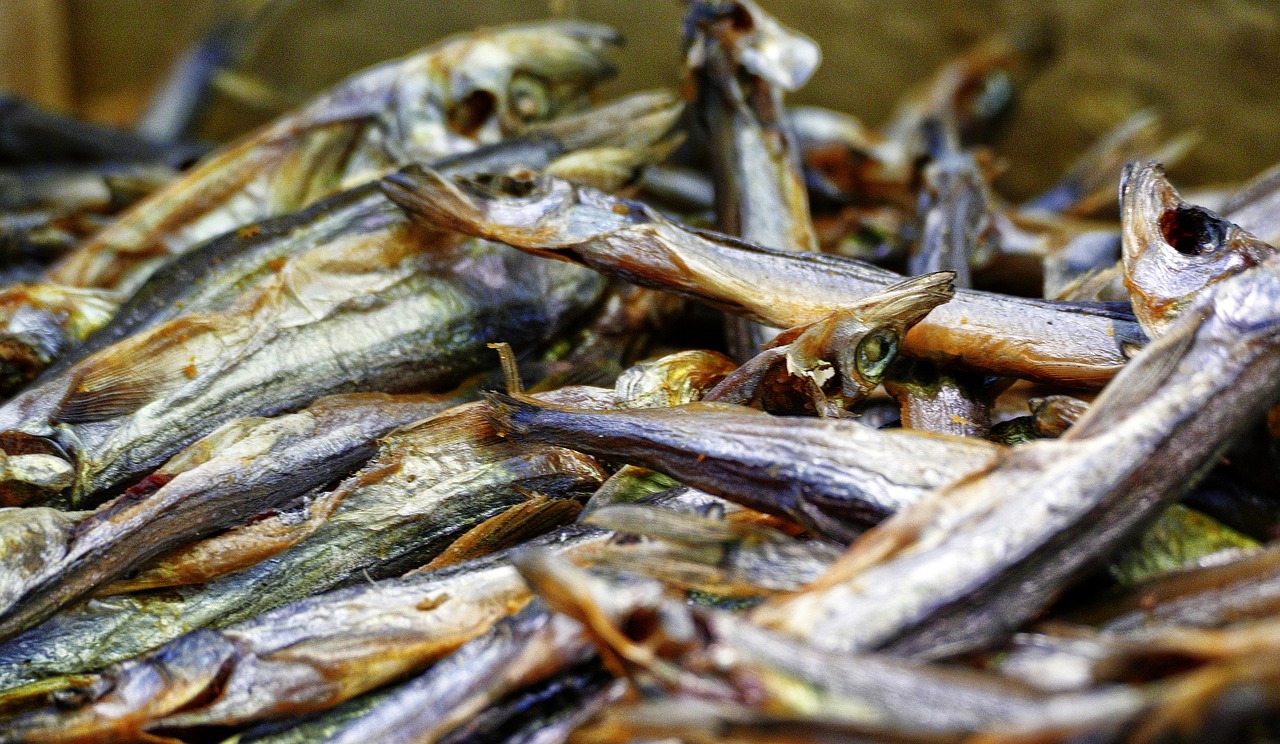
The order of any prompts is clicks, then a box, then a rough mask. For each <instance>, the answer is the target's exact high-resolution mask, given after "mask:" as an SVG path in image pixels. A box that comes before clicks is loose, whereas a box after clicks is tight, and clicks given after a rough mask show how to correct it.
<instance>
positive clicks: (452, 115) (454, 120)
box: [445, 90, 498, 137]
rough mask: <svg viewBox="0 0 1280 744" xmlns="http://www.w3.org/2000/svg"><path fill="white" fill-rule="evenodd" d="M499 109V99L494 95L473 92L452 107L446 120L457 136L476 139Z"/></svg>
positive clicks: (482, 91)
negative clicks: (477, 134)
mask: <svg viewBox="0 0 1280 744" xmlns="http://www.w3.org/2000/svg"><path fill="white" fill-rule="evenodd" d="M497 107H498V101H497V98H496V97H495V96H494V95H493V94H492V93H490V92H489V91H487V90H473V91H471V92H470V93H468V94H467V95H465V96H463V97H462V98H461V99H459V100H458V101H457V102H456V103H454V104H453V105H452V106H450V107H449V111H448V113H447V114H446V115H445V118H446V120H447V121H448V123H449V129H451V130H452V131H453V132H454V133H455V134H459V135H462V136H463V137H474V136H475V135H476V133H477V132H479V131H480V129H481V128H482V127H483V126H484V124H485V122H487V121H488V120H489V117H490V116H493V112H494V110H496V109H497Z"/></svg>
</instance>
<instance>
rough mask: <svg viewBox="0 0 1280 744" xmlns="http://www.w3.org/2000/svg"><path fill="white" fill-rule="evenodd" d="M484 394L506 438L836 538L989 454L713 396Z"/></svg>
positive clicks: (981, 447) (953, 441) (943, 440)
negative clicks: (648, 476) (681, 400)
mask: <svg viewBox="0 0 1280 744" xmlns="http://www.w3.org/2000/svg"><path fill="white" fill-rule="evenodd" d="M489 400H490V401H491V405H492V406H493V408H492V413H491V415H492V416H493V419H494V424H495V426H496V427H497V428H498V430H499V431H502V432H505V433H506V434H507V435H508V436H511V437H515V438H519V439H532V440H534V441H542V442H554V443H557V444H560V445H561V446H566V447H571V448H573V449H576V450H578V451H580V452H586V453H588V454H595V455H599V456H601V457H607V458H610V459H614V460H621V461H623V462H627V463H629V464H633V465H641V466H644V467H648V468H652V469H654V470H657V471H658V472H661V473H665V474H666V475H669V476H671V477H674V478H676V479H677V480H679V481H680V482H681V483H684V484H686V485H689V486H693V487H695V488H700V489H702V490H704V491H706V492H708V493H711V494H714V495H717V496H722V497H724V498H726V499H729V500H730V501H736V502H738V503H741V504H743V505H744V506H747V507H749V508H752V509H757V510H759V511H763V512H765V513H767V514H775V515H779V516H783V517H786V518H789V519H793V520H795V521H796V522H798V523H799V524H801V525H803V526H805V527H806V528H808V529H811V530H814V531H816V532H817V533H818V534H820V535H823V536H825V537H828V538H830V539H833V540H836V541H838V542H848V541H849V540H850V539H852V538H853V537H854V536H856V535H857V534H858V530H857V529H856V525H858V524H863V525H865V524H868V523H873V522H876V521H879V520H880V519H882V518H884V517H885V516H886V515H888V514H892V513H893V512H895V511H897V510H899V509H901V508H903V507H905V506H906V505H908V504H910V503H914V502H915V501H917V500H919V499H920V498H921V497H923V496H924V494H925V493H927V492H928V491H929V490H931V489H933V488H936V487H938V486H941V485H944V484H946V483H950V482H952V481H953V480H955V479H957V478H960V477H963V476H964V475H966V474H968V473H972V472H974V471H979V470H982V469H983V468H985V467H988V466H989V465H990V464H991V463H992V462H993V461H994V459H995V458H996V456H997V452H998V449H999V448H998V447H996V445H993V444H991V443H989V442H983V441H978V440H966V439H960V438H951V437H937V436H931V435H921V434H915V433H911V432H904V431H877V430H875V429H871V428H870V427H867V426H863V425H862V424H859V423H856V422H853V421H843V420H839V419H813V418H802V417H791V416H787V417H776V416H771V415H769V414H766V413H763V412H760V411H756V410H755V409H751V408H746V407H743V406H734V405H729V404H724V403H696V404H691V405H687V406H679V407H675V408H655V409H644V410H633V411H601V412H592V411H582V410H575V409H571V408H564V407H559V406H548V405H545V404H542V403H539V402H537V401H536V400H532V399H528V398H513V397H510V396H505V395H502V394H499V393H490V394H489ZM818 452H821V453H822V456H821V457H820V458H818V457H815V453H818ZM908 452H910V453H911V454H905V453H908Z"/></svg>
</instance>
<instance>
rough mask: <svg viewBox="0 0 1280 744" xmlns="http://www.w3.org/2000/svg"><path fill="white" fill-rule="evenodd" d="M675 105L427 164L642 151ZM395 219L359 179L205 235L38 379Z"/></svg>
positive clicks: (480, 165)
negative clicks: (286, 210)
mask: <svg viewBox="0 0 1280 744" xmlns="http://www.w3.org/2000/svg"><path fill="white" fill-rule="evenodd" d="M680 110H681V106H680V104H679V103H678V102H677V101H676V100H675V98H674V95H673V94H671V93H670V92H668V91H661V90H659V91H650V92H644V93H637V94H634V95H630V96H626V97H624V98H622V99H619V100H617V101H611V102H609V103H607V104H602V105H599V106H595V107H592V108H591V109H589V110H587V111H585V112H583V113H581V114H575V115H568V116H563V117H559V118H557V119H555V120H553V121H552V122H547V123H545V124H542V125H533V126H530V127H526V129H525V131H524V133H523V134H522V135H521V136H519V137H514V138H510V139H506V140H503V141H501V142H498V143H495V144H492V145H485V146H482V147H479V148H477V149H475V150H472V151H470V152H467V153H462V154H459V155H451V156H447V157H444V158H440V159H438V160H436V161H435V163H434V167H436V168H439V169H440V170H441V172H444V173H450V174H455V175H478V174H488V173H505V172H508V171H510V170H512V169H532V170H536V171H541V170H543V169H544V168H546V167H547V166H548V165H550V164H552V163H553V162H555V161H556V160H557V159H558V158H561V157H564V156H565V155H567V154H568V153H571V152H581V151H584V150H588V151H593V152H594V151H598V150H601V149H608V148H624V149H626V150H628V151H632V152H642V151H643V150H645V148H648V147H650V146H652V145H653V144H654V143H656V142H657V141H658V140H659V139H660V138H661V137H663V136H664V135H665V134H666V133H667V132H668V130H669V129H670V127H671V123H672V122H673V121H674V120H675V118H676V117H677V116H678V115H679V112H680ZM403 220H404V215H403V213H402V212H401V211H400V210H398V209H396V208H395V206H394V205H393V204H391V203H390V202H389V201H388V200H387V199H386V198H385V197H384V196H382V195H381V193H380V191H379V190H378V188H377V186H376V185H375V184H367V185H364V186H358V187H356V188H353V189H349V190H347V191H343V192H341V193H338V194H335V195H333V196H330V197H326V198H324V199H321V200H320V201H318V202H316V203H315V204H313V205H311V206H310V207H307V208H305V209H302V210H300V211H298V212H294V213H291V214H287V215H283V216H280V217H275V218H271V219H267V220H264V221H261V222H256V223H254V224H252V225H249V226H246V227H242V228H239V229H238V230H235V231H232V232H229V233H226V234H224V235H221V236H219V237H216V238H213V239H211V240H209V241H206V242H204V243H203V244H201V245H199V246H196V247H194V248H192V249H191V250H189V251H188V252H186V253H184V254H183V255H181V256H178V257H177V258H175V259H173V260H172V261H169V262H168V263H166V264H165V265H164V266H162V267H161V268H160V269H158V270H157V271H155V273H153V274H152V275H151V276H150V278H148V279H147V281H146V282H145V283H143V284H142V286H141V287H139V288H138V290H137V291H136V292H134V293H133V295H132V296H131V297H130V298H129V299H128V300H127V301H125V303H124V304H123V305H122V306H121V307H120V310H119V312H117V313H116V315H115V317H113V318H112V320H111V322H110V323H108V324H107V325H106V326H105V327H103V328H102V329H101V330H99V331H97V332H96V333H94V334H93V335H92V336H90V337H89V338H88V339H87V340H86V341H85V342H84V343H82V344H79V345H78V346H76V347H75V348H74V349H73V350H71V351H69V352H68V353H65V354H62V355H60V356H59V357H58V360H57V362H56V363H54V364H53V365H52V366H50V367H49V368H48V369H47V370H45V372H44V373H43V374H42V376H41V378H40V381H47V380H50V379H53V378H54V377H56V376H57V375H58V374H60V373H61V372H62V371H63V370H65V369H67V368H68V367H70V366H71V365H73V364H75V363H76V362H78V361H79V360H81V359H84V358H85V357H87V356H89V355H90V354H92V353H93V352H95V351H98V350H100V349H103V348H105V347H107V346H109V345H111V344H112V343H115V342H116V341H119V340H120V339H123V338H126V337H128V336H130V335H133V334H135V333H137V332H139V331H141V330H144V329H146V328H149V327H152V326H154V325H157V324H159V323H162V322H164V321H167V320H170V319H172V318H174V317H177V316H179V315H190V314H193V313H200V312H212V311H218V310H223V309H225V308H226V307H228V306H229V305H231V304H232V302H233V301H234V300H235V299H236V298H237V297H239V296H240V295H241V294H243V293H244V292H245V291H246V290H247V289H248V288H250V287H251V286H253V285H254V284H257V283H260V282H262V281H263V280H264V279H265V278H267V277H269V276H271V275H273V274H274V273H275V272H276V271H278V270H279V268H280V267H281V265H282V264H283V262H284V261H285V260H287V259H288V258H290V257H292V256H294V255H297V254H299V253H302V252H304V251H306V250H308V249H309V248H311V247H313V246H316V245H323V244H325V243H331V242H334V241H336V240H340V239H344V238H353V239H354V238H357V236H360V235H373V234H375V233H377V232H378V231H379V230H383V229H385V228H387V227H389V226H392V225H396V224H398V223H399V222H403ZM40 381H38V382H37V383H36V384H40Z"/></svg>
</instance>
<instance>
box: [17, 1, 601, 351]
mask: <svg viewBox="0 0 1280 744" xmlns="http://www.w3.org/2000/svg"><path fill="white" fill-rule="evenodd" d="M617 41H618V37H617V35H616V34H615V33H614V32H613V31H611V30H610V29H608V28H605V27H603V26H598V25H592V24H587V23H579V22H571V21H564V22H547V23H540V24H527V25H516V26H508V27H503V28H497V29H492V30H487V31H477V32H474V33H471V34H465V35H462V36H458V37H454V38H452V39H448V40H446V41H443V42H441V43H439V44H437V45H434V46H431V47H428V48H427V49H425V50H423V51H420V52H417V53H415V54H412V55H409V56H407V57H404V58H403V59H399V60H395V61H391V62H387V63H384V64H382V65H379V66H376V67H373V68H370V69H368V70H365V71H364V72H360V73H357V74H355V75H353V76H351V77H350V78H348V79H347V80H345V81H343V82H341V83H339V84H338V85H337V86H335V87H334V88H332V89H330V90H329V91H327V92H325V93H323V94H321V95H320V96H317V97H316V98H314V99H313V100H312V101H310V102H309V103H307V104H306V105H304V106H302V107H301V108H299V109H298V110H296V111H293V112H291V113H289V114H286V115H284V116H282V117H280V118H279V119H277V120H275V121H273V122H271V123H270V124H267V125H266V126H264V127H262V128H261V129H259V130H257V131H256V132H254V133H252V134H249V135H247V136H246V137H243V138H241V139H240V140H238V141H237V142H234V143H232V144H230V145H227V146H226V147H224V148H222V149H221V150H219V151H218V152H216V153H214V154H212V155H211V156H209V157H208V158H206V159H205V160H203V161H202V162H201V163H200V164H199V165H198V166H197V167H195V168H193V169H192V170H190V171H189V172H188V173H186V174H185V175H184V176H183V177H182V178H180V179H178V180H177V181H175V182H174V183H172V184H170V185H169V186H168V187H166V188H164V189H162V190H160V191H159V192H157V193H155V194H152V195H151V196H149V197H147V198H146V199H143V200H142V201H141V202H139V203H138V204H136V205H134V206H133V207H132V208H130V209H129V210H128V211H127V212H125V213H124V214H123V215H121V217H120V218H119V219H118V220H116V221H115V222H114V223H112V225H111V226H110V227H108V228H107V229H105V230H103V231H101V232H100V233H98V234H97V235H96V236H95V237H93V238H92V239H90V240H88V241H85V242H84V243H82V244H81V245H80V246H79V247H78V248H77V249H76V250H75V251H74V252H72V253H71V254H69V255H68V256H67V257H66V258H64V259H63V260H62V261H60V262H59V263H58V264H57V265H56V266H55V267H53V268H52V269H51V270H50V271H49V272H48V274H47V276H46V277H45V281H46V282H48V283H52V284H62V285H69V286H73V287H78V288H93V289H114V290H118V291H120V292H121V293H123V294H124V295H130V294H132V293H133V292H134V290H136V289H138V287H139V286H140V285H141V284H142V283H143V282H144V281H146V279H147V277H148V276H150V274H151V273H152V272H153V271H155V270H156V269H157V268H159V267H160V266H161V265H162V264H164V263H165V262H166V261H167V260H169V259H170V258H172V257H174V256H177V255H180V254H182V253H185V252H186V251H188V250H190V249H192V248H193V247H195V246H196V245H199V244H200V243H202V242H204V241H205V240H208V239H210V238H213V237H216V236H218V235H222V234H224V233H227V232H229V231H231V230H234V229H236V228H241V227H246V226H250V225H252V224H253V223H255V222H258V221H260V220H263V219H266V218H268V217H273V216H277V215H281V214H287V213H289V212H293V211H296V210H298V209H301V208H303V207H306V206H308V205H310V204H312V203H314V202H315V201H317V200H319V199H322V198H324V197H326V196H329V195H331V194H334V193H336V192H338V191H341V190H344V189H348V188H352V187H354V186H358V185H360V184H363V183H367V182H370V181H373V180H376V179H377V178H378V177H380V176H382V175H384V174H385V173H387V172H389V171H391V170H393V169H395V168H396V167H399V166H403V165H406V164H408V163H412V162H431V161H434V160H435V159H437V158H440V157H443V156H447V155H454V154H458V153H461V152H467V151H470V150H473V149H475V148H476V147H478V146H480V145H484V144H491V143H493V142H496V141H497V140H499V139H501V138H503V137H505V136H508V135H512V134H515V133H516V132H517V131H518V130H519V129H521V128H522V127H524V126H525V125H527V124H529V123H534V122H538V121H542V120H545V119H548V118H551V117H554V116H556V115H557V114H559V113H563V112H566V111H574V110H576V109H579V108H581V107H582V106H584V105H585V103H586V101H587V96H588V94H589V92H590V90H591V89H592V88H593V87H594V85H595V84H596V83H598V82H600V81H601V80H603V79H606V78H608V77H610V76H611V75H612V73H613V68H612V67H611V66H610V65H609V64H608V62H607V61H606V60H605V58H604V47H606V46H608V45H610V44H612V43H615V42H617ZM30 291H31V290H29V289H24V290H23V292H25V294H24V293H23V292H20V293H19V294H17V295H15V296H14V297H12V298H9V299H5V298H3V297H2V296H0V308H3V309H7V311H6V312H5V313H4V314H3V315H0V326H4V325H9V324H11V322H12V321H10V320H9V318H11V317H13V316H15V315H17V314H19V313H24V312H27V313H29V312H31V311H32V310H35V309H38V308H39V306H38V305H36V306H35V308H33V307H31V303H32V302H33V301H34V300H38V299H39V298H38V297H35V298H32V297H30V296H29V293H30ZM83 338H84V336H69V337H67V338H66V340H65V342H64V346H70V345H73V344H74V342H76V341H80V340H83ZM3 343H13V342H11V341H7V340H6V339H5V338H4V337H0V344H3ZM33 356H35V357H36V358H38V359H41V360H42V361H41V363H40V366H44V365H47V364H48V363H49V361H50V360H51V359H52V358H53V356H55V355H54V354H45V355H43V356H41V355H33Z"/></svg>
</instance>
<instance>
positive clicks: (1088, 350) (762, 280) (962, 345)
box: [383, 168, 1145, 387]
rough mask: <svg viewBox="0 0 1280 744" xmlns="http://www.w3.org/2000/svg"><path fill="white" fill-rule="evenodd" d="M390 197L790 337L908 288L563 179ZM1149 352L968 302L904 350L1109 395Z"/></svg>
mask: <svg viewBox="0 0 1280 744" xmlns="http://www.w3.org/2000/svg"><path fill="white" fill-rule="evenodd" d="M383 188H384V189H386V190H387V192H388V195H390V196H391V197H392V198H393V199H396V200H397V201H399V202H400V203H401V204H403V205H405V206H406V208H408V209H410V210H413V211H416V212H418V213H420V214H421V215H422V217H423V219H424V220H426V221H428V222H432V223H435V224H438V225H441V226H445V227H448V228H449V229H455V230H458V231H460V232H463V233H467V234H472V235H479V236H483V237H486V238H488V239H491V240H498V241H502V242H505V243H507V244H509V245H513V246H515V247H517V248H520V249H521V250H525V251H529V252H531V253H534V254H536V255H542V256H548V257H553V258H559V259H561V260H565V261H573V262H576V263H581V264H584V265H587V266H590V267H591V268H593V269H595V270H597V271H601V272H604V273H607V274H610V275H614V276H618V277H621V278H623V279H626V280H628V281H631V282H633V283H637V284H641V285H644V286H649V287H655V288H659V289H664V290H666V291H669V292H674V293H676V294H681V295H684V296H686V297H691V298H694V299H698V300H701V301H703V302H706V303H707V304H710V305H713V306H715V307H719V308H721V309H724V310H726V311H728V312H731V313H734V314H736V315H742V316H744V317H747V318H749V319H751V320H754V321H757V322H762V323H765V324H767V325H771V326H774V327H777V328H790V327H793V326H799V325H805V324H808V323H813V322H815V321H817V320H819V319H821V318H823V317H824V316H826V315H829V314H830V313H831V312H832V311H833V310H835V309H837V308H839V307H841V306H843V305H849V304H855V303H857V302H860V301H861V300H863V299H865V298H866V297H867V296H869V295H871V294H873V293H875V292H877V291H881V290H883V289H886V288H888V287H889V286H891V285H893V284H897V283H898V282H900V281H902V277H901V276H899V275H897V274H894V273H893V272H891V271H886V270H884V269H880V268H876V267H873V266H870V265H868V264H865V263H862V262H859V261H854V260H851V259H845V258H841V257H837V256H826V255H820V254H812V253H795V252H787V251H779V250H774V249H771V248H762V247H759V246H754V245H751V244H748V243H742V242H739V241H736V240H734V239H732V238H728V237H725V236H721V235H717V234H714V233H708V232H702V231H695V230H690V229H688V228H685V227H682V226H680V225H678V224H676V223H674V222H672V221H670V220H667V219H665V218H663V217H661V216H660V215H658V214H657V213H655V212H654V211H652V210H650V209H649V208H648V207H646V206H644V205H642V204H639V203H637V202H632V201H628V200H626V199H620V198H616V197H611V196H606V195H604V194H601V193H600V192H597V191H595V190H592V189H589V188H585V187H580V186H574V185H572V184H569V183H566V182H563V181H557V180H553V179H543V180H539V181H537V182H535V183H524V184H521V186H520V191H519V192H518V193H516V192H514V191H512V192H507V193H503V192H501V191H499V190H495V189H493V188H488V189H482V188H479V187H476V186H474V185H468V184H467V183H465V182H464V183H461V184H459V183H455V182H453V181H449V180H446V179H444V178H441V177H439V176H437V175H435V174H433V173H431V172H429V171H424V170H417V169H412V168H411V169H406V170H405V171H403V172H401V173H398V174H394V175H392V176H389V177H388V178H387V179H386V180H384V181H383ZM1144 342H1145V337H1144V336H1143V334H1142V331H1141V329H1140V328H1139V327H1138V325H1137V323H1136V322H1134V321H1133V319H1132V316H1130V315H1129V314H1128V312H1127V311H1126V310H1123V309H1120V308H1117V307H1116V306H1114V305H1106V304H1102V303H1064V302H1052V301H1046V300H1029V299H1023V298H1016V297H1008V296H1003V295H995V294H989V293H986V292H979V291H975V290H957V291H956V294H955V297H954V298H953V299H952V300H951V301H950V302H947V303H946V304H944V305H941V306H939V307H937V308H935V309H934V310H933V311H932V312H931V313H930V314H929V315H928V316H927V317H926V318H924V319H923V320H922V321H920V322H919V323H917V324H916V326H915V327H914V328H912V329H911V331H910V333H908V334H907V336H906V339H905V341H904V349H905V351H906V352H907V353H908V354H909V355H911V356H916V357H921V358H925V359H929V360H931V361H934V362H938V363H940V364H943V365H949V366H959V367H961V368H966V369H972V370H977V371H984V372H989V373H993V374H998V375H1003V376H1010V377H1025V378H1029V379H1034V380H1042V381H1048V382H1055V383H1059V384H1065V385H1071V386H1078V387H1100V386H1102V385H1103V384H1104V383H1105V382H1106V381H1107V380H1109V379H1110V378H1111V377H1112V376H1113V375H1115V373H1116V372H1117V371H1119V370H1120V368H1121V367H1123V366H1124V365H1125V364H1126V363H1127V361H1128V357H1129V354H1130V351H1131V350H1132V349H1134V348H1136V347H1138V346H1140V345H1141V344H1142V343H1144Z"/></svg>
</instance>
